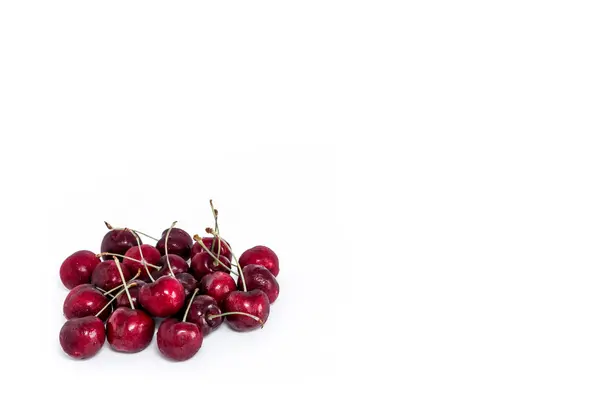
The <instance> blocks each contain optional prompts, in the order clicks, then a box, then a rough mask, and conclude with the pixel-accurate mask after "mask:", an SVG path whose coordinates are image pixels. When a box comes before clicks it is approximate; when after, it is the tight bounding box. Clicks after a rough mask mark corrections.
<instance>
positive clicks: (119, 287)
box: [104, 269, 140, 296]
mask: <svg viewBox="0 0 600 400" xmlns="http://www.w3.org/2000/svg"><path fill="white" fill-rule="evenodd" d="M138 276H140V270H139V269H138V272H137V274H135V276H134V277H133V278H131V279H130V280H128V281H127V283H129V282H131V281H133V280H135V279H137V277H138ZM123 286H124V285H123V284H122V283H121V284H120V285H119V286H115V287H114V288H112V289H110V290H108V291H106V292H104V295H105V296H106V295H107V294H108V295H110V294H111V293H112V292H114V291H115V290H118V289H121V288H123Z"/></svg>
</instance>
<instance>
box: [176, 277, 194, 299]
mask: <svg viewBox="0 0 600 400" xmlns="http://www.w3.org/2000/svg"><path fill="white" fill-rule="evenodd" d="M175 278H177V280H178V281H179V282H181V285H182V286H183V291H184V292H185V298H186V299H187V298H188V297H189V296H190V294H192V292H193V291H194V290H195V289H196V288H197V287H198V281H197V280H196V278H194V276H193V275H192V274H188V273H187V272H181V273H179V274H176V275H175Z"/></svg>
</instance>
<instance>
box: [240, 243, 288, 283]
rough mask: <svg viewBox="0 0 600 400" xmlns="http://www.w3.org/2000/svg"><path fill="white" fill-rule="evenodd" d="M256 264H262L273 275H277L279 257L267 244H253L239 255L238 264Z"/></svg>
mask: <svg viewBox="0 0 600 400" xmlns="http://www.w3.org/2000/svg"><path fill="white" fill-rule="evenodd" d="M250 264H256V265H262V266H263V267H265V268H266V269H268V270H269V271H271V273H272V274H273V275H275V276H277V275H279V258H277V254H275V252H274V251H273V250H271V249H270V248H268V247H267V246H254V247H252V248H251V249H248V250H246V251H245V252H243V253H242V255H241V256H240V266H241V267H242V268H243V267H245V266H246V265H250Z"/></svg>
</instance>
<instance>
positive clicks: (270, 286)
mask: <svg viewBox="0 0 600 400" xmlns="http://www.w3.org/2000/svg"><path fill="white" fill-rule="evenodd" d="M242 272H243V273H244V278H245V280H246V288H247V289H248V290H254V289H259V290H262V291H263V292H265V294H266V295H267V297H268V298H269V302H270V303H271V304H272V303H273V302H274V301H275V300H277V296H279V283H278V282H277V278H275V276H274V275H273V274H272V273H271V271H269V270H268V269H266V268H265V267H263V266H262V265H255V264H249V265H246V266H245V267H244V268H242ZM237 283H238V288H239V289H240V290H241V289H243V286H242V280H241V278H238V282H237Z"/></svg>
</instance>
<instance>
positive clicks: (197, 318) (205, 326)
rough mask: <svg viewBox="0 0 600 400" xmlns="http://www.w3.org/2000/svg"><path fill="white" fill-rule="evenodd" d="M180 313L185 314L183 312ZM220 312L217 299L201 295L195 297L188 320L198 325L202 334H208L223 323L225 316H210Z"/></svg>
mask: <svg viewBox="0 0 600 400" xmlns="http://www.w3.org/2000/svg"><path fill="white" fill-rule="evenodd" d="M180 314H181V315H183V312H180ZM219 314H221V309H220V308H219V305H218V304H217V301H216V300H215V299H213V298H212V297H210V296H207V295H199V296H196V297H194V300H193V301H192V304H191V305H190V310H189V311H188V315H187V319H186V320H187V321H188V322H192V323H194V324H196V325H198V328H200V330H201V331H202V335H203V336H206V335H208V334H209V333H211V332H212V331H214V330H215V329H217V328H218V327H219V326H220V325H221V324H222V323H223V317H217V318H208V317H209V316H211V315H219Z"/></svg>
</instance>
